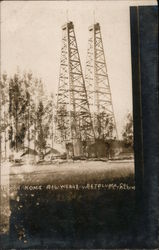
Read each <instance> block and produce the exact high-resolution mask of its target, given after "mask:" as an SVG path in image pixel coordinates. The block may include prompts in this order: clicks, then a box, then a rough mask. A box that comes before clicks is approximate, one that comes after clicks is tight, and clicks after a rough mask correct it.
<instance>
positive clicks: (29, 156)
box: [21, 148, 39, 164]
mask: <svg viewBox="0 0 159 250" xmlns="http://www.w3.org/2000/svg"><path fill="white" fill-rule="evenodd" d="M21 157H22V159H23V161H24V162H25V163H30V164H34V163H35V162H37V161H38V158H39V157H38V152H37V151H36V150H35V149H31V148H27V149H26V150H25V152H24V153H23V154H22V155H21Z"/></svg>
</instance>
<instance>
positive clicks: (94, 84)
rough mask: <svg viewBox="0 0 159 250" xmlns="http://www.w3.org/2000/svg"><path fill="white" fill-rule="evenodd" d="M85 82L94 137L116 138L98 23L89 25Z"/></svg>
mask: <svg viewBox="0 0 159 250" xmlns="http://www.w3.org/2000/svg"><path fill="white" fill-rule="evenodd" d="M85 83H86V89H87V95H88V101H89V106H90V110H91V115H92V120H93V126H94V132H95V137H96V138H97V139H105V140H106V139H114V138H118V134H117V128H116V122H115V116H114V111H113V104H112V97H111V91H110V85H109V78H108V73H107V67H106V61H105V55H104V48H103V42H102V36H101V30H100V25H99V23H95V24H93V25H92V26H90V27H89V40H88V51H87V60H86V74H85Z"/></svg>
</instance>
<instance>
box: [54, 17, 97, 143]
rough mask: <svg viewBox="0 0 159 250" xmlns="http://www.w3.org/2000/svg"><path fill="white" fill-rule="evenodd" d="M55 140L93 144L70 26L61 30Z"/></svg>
mask: <svg viewBox="0 0 159 250" xmlns="http://www.w3.org/2000/svg"><path fill="white" fill-rule="evenodd" d="M56 140H57V141H59V142H73V141H75V140H79V141H91V140H92V141H93V140H94V131H93V124H92V121H91V114H90V110H89V104H88V99H87V93H86V88H85V82H84V77H83V73H82V67H81V62H80V57H79V53H78V48H77V42H76V37H75V32H74V25H73V23H72V22H68V23H66V24H65V25H64V26H63V27H62V49H61V62H60V77H59V86H58V94H57V111H56Z"/></svg>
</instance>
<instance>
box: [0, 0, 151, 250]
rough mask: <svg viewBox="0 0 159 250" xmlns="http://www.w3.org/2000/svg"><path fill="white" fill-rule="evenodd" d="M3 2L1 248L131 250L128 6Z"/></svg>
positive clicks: (133, 211) (133, 240)
mask: <svg viewBox="0 0 159 250" xmlns="http://www.w3.org/2000/svg"><path fill="white" fill-rule="evenodd" d="M139 5H140V6H141V5H152V6H153V5H156V1H155V0H147V1H146V0H145V1H144V0H143V1H132V0H130V1H120V0H119V1H2V2H1V79H0V102H1V103H0V138H1V139H0V165H1V166H0V168H1V220H0V233H1V244H2V248H5V249H13V248H14V249H47V248H50V249H55V248H56V249H61V248H67V249H70V248H76V249H77V248H79V249H81V248H85V249H88V248H89V249H94V248H125V247H127V248H131V247H137V246H138V243H139V242H140V237H141V235H138V232H137V231H136V230H135V229H134V228H135V227H136V225H137V224H136V202H135V163H134V146H133V145H134V139H133V138H134V137H133V96H132V65H131V30H130V28H131V26H130V6H139Z"/></svg>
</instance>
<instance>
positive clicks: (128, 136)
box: [122, 113, 133, 147]
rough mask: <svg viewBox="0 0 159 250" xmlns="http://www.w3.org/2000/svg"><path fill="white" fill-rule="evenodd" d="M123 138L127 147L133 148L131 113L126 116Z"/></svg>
mask: <svg viewBox="0 0 159 250" xmlns="http://www.w3.org/2000/svg"><path fill="white" fill-rule="evenodd" d="M122 137H123V141H124V142H125V144H126V145H127V146H131V147H132V146H133V118H132V114H131V113H128V114H127V116H126V124H125V125H124V129H123V133H122Z"/></svg>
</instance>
